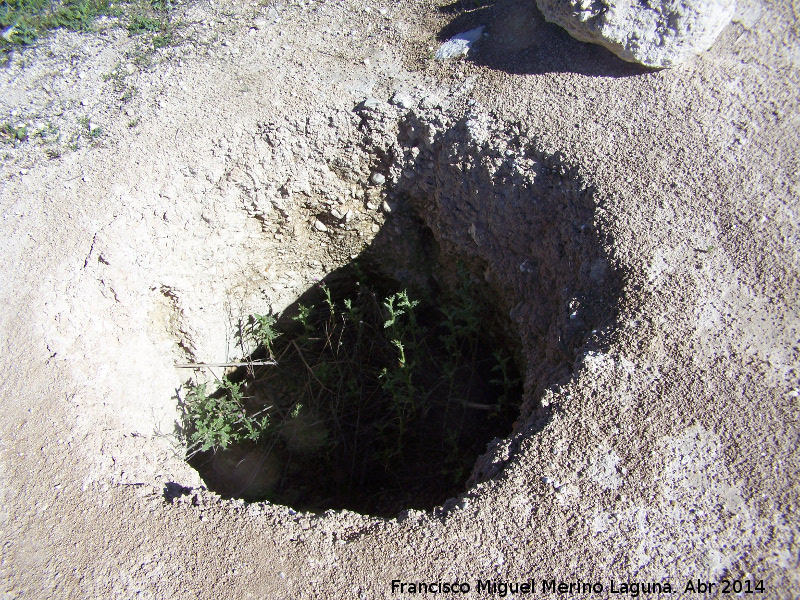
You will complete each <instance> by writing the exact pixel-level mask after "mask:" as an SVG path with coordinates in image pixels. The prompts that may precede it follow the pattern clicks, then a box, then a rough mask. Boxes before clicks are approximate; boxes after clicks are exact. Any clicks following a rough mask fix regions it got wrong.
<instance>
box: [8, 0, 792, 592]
mask: <svg viewBox="0 0 800 600" xmlns="http://www.w3.org/2000/svg"><path fill="white" fill-rule="evenodd" d="M795 10H796V9H794V8H793V6H792V4H791V3H789V2H786V1H782V2H775V3H762V2H756V1H753V0H748V1H741V2H739V3H738V8H737V13H736V16H735V17H734V22H733V23H732V24H731V25H729V26H728V27H727V28H726V29H725V30H724V31H723V32H722V34H721V36H720V38H719V39H718V40H717V42H716V43H715V44H714V46H713V47H712V48H711V50H709V51H708V52H706V53H704V54H702V55H701V56H699V57H698V58H696V59H695V60H693V61H691V62H689V63H687V64H685V65H683V66H679V67H676V68H673V69H669V70H661V71H658V70H648V69H645V68H643V67H639V66H635V65H631V64H629V63H625V62H623V61H621V60H620V59H618V58H616V57H615V56H613V55H612V54H611V53H610V52H608V51H607V50H605V49H603V48H601V47H599V46H594V45H590V44H584V43H581V42H578V41H575V40H573V39H572V38H570V37H569V35H568V34H567V33H566V32H564V31H562V30H561V29H559V28H558V27H557V26H555V25H552V24H548V23H546V22H545V21H544V18H543V17H542V16H541V14H539V13H538V11H537V9H536V8H535V5H534V3H533V2H530V1H523V0H498V1H496V2H479V3H477V4H468V3H461V2H454V3H449V4H448V3H444V2H427V1H423V0H413V1H412V0H408V1H401V2H386V3H380V2H376V3H371V2H368V3H365V2H363V1H362V0H359V1H358V2H350V1H346V2H332V1H328V2H317V1H309V2H305V1H301V2H280V3H279V2H275V3H273V2H266V3H263V4H251V3H240V2H227V1H225V2H223V1H215V2H197V3H187V4H178V5H177V6H176V7H175V11H176V13H175V17H174V19H175V22H176V23H179V25H178V27H177V29H176V35H175V37H174V39H173V40H172V43H171V44H168V45H166V47H163V48H158V49H154V48H153V46H152V44H151V45H149V46H148V44H147V43H145V42H142V40H141V39H140V38H138V37H136V36H132V35H129V34H128V33H127V32H126V30H125V29H124V28H120V27H116V26H115V24H114V22H113V19H103V20H101V21H100V22H98V24H97V26H96V31H95V32H94V33H87V34H77V33H68V32H63V31H61V32H57V33H56V34H55V35H53V36H52V37H51V38H49V39H47V40H45V41H43V42H41V43H39V44H38V46H36V47H35V48H32V49H28V50H25V51H21V52H14V53H13V54H12V55H11V57H10V59H9V60H8V61H7V63H6V64H5V65H4V67H3V68H2V70H0V86H2V93H0V115H2V118H3V119H5V120H6V123H8V124H10V125H12V126H13V127H17V126H18V125H23V124H28V131H29V133H30V135H29V138H28V140H27V141H24V142H21V143H18V144H14V143H11V142H10V141H8V143H5V145H3V146H2V148H1V149H0V150H1V151H2V162H0V169H1V170H2V173H1V175H0V177H1V179H0V181H2V192H0V205H1V206H2V220H1V221H0V222H1V223H2V236H0V240H1V241H0V244H1V245H2V252H3V256H4V259H5V260H4V266H3V277H2V278H0V282H1V283H0V285H1V293H2V303H3V310H2V313H0V315H1V316H0V325H1V326H2V332H3V336H2V344H3V345H2V353H1V354H0V356H2V358H1V359H0V360H2V369H0V373H1V374H2V375H0V377H1V378H2V408H3V410H2V412H1V413H0V414H1V415H2V416H0V432H1V433H0V441H1V443H2V447H1V452H0V499H1V500H2V501H0V538H1V540H2V543H1V544H0V548H2V551H1V553H0V570H1V572H2V585H3V586H4V587H3V588H2V591H3V593H4V596H3V597H4V598H66V597H70V598H71V597H75V598H129V597H150V598H317V597H318V598H401V597H403V598H404V597H418V596H421V595H422V594H409V593H407V592H408V589H406V590H405V593H399V592H393V591H392V580H400V581H401V582H419V581H423V582H436V581H449V582H452V581H454V580H456V579H457V580H458V581H459V582H460V583H468V584H469V586H470V591H469V593H467V594H464V595H463V596H464V597H472V598H483V597H492V595H493V594H492V593H491V592H490V591H486V590H483V589H482V590H480V591H479V590H478V580H480V581H483V582H485V581H487V580H492V581H495V582H498V583H511V582H522V581H526V580H528V579H532V580H534V585H535V587H536V590H537V593H540V592H541V591H542V587H541V586H542V581H555V582H556V584H558V583H559V582H566V583H568V584H569V583H577V582H587V583H591V584H593V585H594V584H599V585H600V586H601V587H602V590H601V591H598V592H596V593H593V594H592V597H595V596H596V597H610V596H612V591H611V582H612V580H613V581H614V585H615V586H616V589H617V590H618V589H619V588H620V586H621V584H622V583H625V582H659V583H661V584H664V583H666V582H669V583H670V584H671V586H672V589H673V591H675V592H676V593H677V594H678V595H679V597H691V596H692V594H691V593H690V592H686V586H687V582H690V581H691V582H694V583H693V585H694V588H695V591H696V592H697V591H699V590H700V587H699V586H698V580H700V581H701V582H714V583H716V584H717V587H715V588H714V589H713V590H712V594H711V596H712V597H716V595H721V588H720V587H719V584H720V582H721V581H723V580H725V579H728V580H740V581H743V582H751V585H755V584H757V583H758V582H763V584H762V585H763V594H762V595H763V596H764V597H769V598H793V597H798V596H799V595H800V576H799V574H800V569H799V567H800V547H799V546H798V539H797V531H798V510H800V505H799V504H798V491H799V489H800V488H798V472H800V465H799V464H798V450H797V445H798V423H797V414H798V404H799V403H800V400H798V397H799V396H800V376H799V374H798V351H799V350H800V330H799V328H798V321H799V320H800V317H799V316H798V310H797V307H798V305H800V297H799V296H800V294H798V291H799V290H800V287H799V286H798V268H799V267H800V257H799V256H798V248H800V239H798V238H799V237H800V236H798V212H797V211H798V194H799V192H800V164H798V154H799V153H798V141H797V131H798V127H800V114H798V96H800V82H798V76H799V73H800V71H799V69H800V50H799V49H800V45H799V44H798V36H799V35H800V34H799V33H798V29H797V25H796V24H797V22H798V19H797V17H798V15H797V14H796V13H795V12H794V11H795ZM481 25H484V26H485V27H486V29H485V33H486V35H485V36H484V37H483V38H482V39H481V40H480V41H479V42H478V43H477V44H476V46H475V48H474V49H473V52H472V53H471V54H470V55H469V56H468V57H467V58H466V59H464V60H450V61H445V62H440V61H436V60H435V59H434V58H433V54H434V52H435V50H436V48H437V47H438V46H439V44H441V42H443V41H444V40H446V39H448V38H449V37H451V36H452V35H454V34H456V33H459V32H463V31H470V30H473V29H475V28H477V27H479V26H481ZM365 101H366V102H365ZM34 133H38V135H33V134H34ZM376 174H378V175H379V176H378V177H376V176H375V175H376ZM409 223H416V224H417V225H415V226H422V227H426V228H428V229H429V230H430V232H431V233H432V235H433V240H434V242H435V245H436V247H437V248H438V249H439V252H440V254H441V259H442V264H443V265H444V267H445V268H447V266H448V265H450V264H452V263H453V262H455V261H456V260H458V261H463V262H464V263H465V264H466V265H467V266H468V268H469V269H470V271H471V273H472V275H473V277H474V278H475V280H476V281H478V282H479V284H480V286H481V289H482V290H483V291H482V293H484V294H485V297H486V298H488V299H491V300H492V302H493V303H494V305H495V306H496V309H497V312H496V319H495V322H496V325H497V327H498V328H500V329H502V330H503V331H506V332H507V334H508V336H509V338H510V339H512V340H514V342H513V343H514V347H515V350H516V353H517V358H518V362H519V363H520V366H521V368H522V370H523V371H524V373H525V397H524V401H523V406H522V410H521V414H520V417H519V419H518V420H517V422H516V424H515V427H514V430H513V431H511V432H509V436H508V437H507V438H506V439H504V440H500V439H496V440H494V441H493V442H492V443H491V444H490V445H489V448H488V450H487V454H485V455H484V456H483V457H481V459H479V461H478V464H477V465H476V467H475V470H474V472H473V474H472V477H471V478H470V483H469V486H468V488H467V489H465V491H464V494H463V495H461V496H459V497H457V498H454V499H453V500H451V501H448V502H446V503H445V504H444V505H443V506H441V507H438V508H436V509H435V510H432V511H429V512H425V511H420V510H408V511H404V512H402V513H401V514H399V515H398V516H397V518H394V519H388V520H386V519H378V518H374V517H370V516H366V515H359V514H356V513H354V512H349V511H340V512H328V513H324V514H320V515H315V514H310V513H303V512H296V511H295V510H293V509H291V508H289V507H283V506H278V505H272V504H269V503H258V504H246V503H244V502H242V501H237V500H221V499H220V498H219V497H218V496H216V495H215V494H213V493H212V492H209V491H208V490H206V489H205V488H204V487H203V482H202V481H201V480H200V479H199V477H198V475H197V473H196V472H194V471H193V470H192V469H191V468H190V467H189V466H188V465H187V464H186V463H185V462H184V460H183V457H184V450H183V448H182V446H181V442H180V437H179V436H178V435H176V432H175V423H176V419H177V418H178V411H177V404H178V400H179V399H180V398H181V397H183V396H182V395H183V394H184V393H185V392H184V391H183V388H182V387H181V386H182V384H183V383H184V382H185V381H186V380H187V379H188V378H189V377H190V376H191V371H186V370H180V369H176V368H175V367H174V365H175V364H176V363H181V362H187V361H204V362H222V361H229V360H236V359H239V358H241V357H242V356H244V355H245V354H246V351H247V350H248V349H245V348H243V347H240V345H237V338H236V335H235V334H236V331H235V324H236V323H237V322H238V320H239V319H241V318H243V317H244V316H246V315H249V314H254V313H259V314H264V313H265V312H268V311H273V312H276V313H277V312H280V311H281V310H283V309H284V308H285V307H287V306H289V305H290V304H291V303H293V302H294V301H295V300H296V299H297V297H298V296H299V295H300V294H302V293H303V292H304V291H305V290H306V289H308V287H309V286H311V285H313V283H314V281H315V280H318V279H320V278H322V277H324V276H325V275H326V274H327V273H329V272H331V271H333V270H334V269H336V268H338V267H341V266H343V265H345V264H347V263H348V262H349V261H350V260H352V258H353V257H356V256H359V255H361V254H362V253H364V252H369V251H374V252H377V253H381V252H382V253H383V254H384V255H387V256H389V257H391V260H389V259H387V260H388V263H389V264H390V265H391V268H392V269H393V274H394V275H395V276H396V277H397V278H398V279H400V280H408V281H409V282H411V283H413V281H414V277H415V272H414V268H415V267H417V266H418V264H417V263H415V262H414V261H415V257H416V258H419V252H420V250H419V247H417V246H415V242H414V239H415V238H414V235H415V234H414V230H413V228H412V227H411V225H409ZM420 224H421V225H420ZM418 262H419V261H418ZM574 589H575V588H573V597H582V596H588V595H589V594H588V593H583V594H580V593H578V592H575V591H574ZM595 589H596V587H595ZM494 595H499V592H495V593H494ZM519 595H521V593H520V592H517V593H516V594H515V597H516V596H519ZM540 595H546V594H540ZM627 595H628V596H630V595H631V594H630V593H628V594H627ZM696 595H698V596H699V595H700V594H699V593H698V594H696ZM621 596H624V594H617V595H615V596H614V597H621Z"/></svg>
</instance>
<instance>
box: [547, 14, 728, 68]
mask: <svg viewBox="0 0 800 600" xmlns="http://www.w3.org/2000/svg"><path fill="white" fill-rule="evenodd" d="M536 4H537V5H538V6H539V10H541V11H542V13H543V14H544V17H545V19H547V20H548V21H550V22H551V23H556V24H557V25H560V26H561V27H563V28H564V29H566V30H567V31H568V32H569V33H570V35H572V37H574V38H576V39H579V40H581V41H582V42H593V43H595V44H600V45H602V46H605V47H606V48H608V49H609V50H611V51H612V52H613V53H614V54H616V55H617V56H619V57H620V58H622V59H623V60H627V61H630V62H638V63H641V64H643V65H647V66H648V67H672V66H675V65H678V64H680V63H682V62H685V61H686V60H688V59H689V58H691V57H692V56H694V55H696V54H699V53H700V52H704V51H705V50H708V49H709V48H710V47H711V45H712V44H713V43H714V40H715V39H716V38H717V36H718V35H719V34H720V32H721V31H722V30H723V28H724V27H725V25H727V24H728V23H729V22H730V20H731V18H732V17H733V14H734V11H735V9H736V0H536Z"/></svg>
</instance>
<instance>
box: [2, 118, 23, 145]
mask: <svg viewBox="0 0 800 600" xmlns="http://www.w3.org/2000/svg"><path fill="white" fill-rule="evenodd" d="M0 140H2V141H3V142H4V143H6V144H13V145H14V146H18V145H19V144H20V143H22V142H25V141H27V140H28V127H27V126H26V125H20V126H19V127H14V126H13V125H12V124H11V123H6V124H5V125H2V126H0Z"/></svg>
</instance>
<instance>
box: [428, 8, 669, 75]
mask: <svg viewBox="0 0 800 600" xmlns="http://www.w3.org/2000/svg"><path fill="white" fill-rule="evenodd" d="M439 10H440V11H441V12H442V13H444V14H447V15H454V17H453V19H452V21H450V22H449V23H448V24H447V25H446V26H445V27H444V28H442V30H441V31H440V32H439V35H438V38H439V41H441V42H444V41H446V40H448V39H450V38H451V37H453V36H454V35H456V34H458V33H462V32H464V31H469V30H471V29H474V28H476V27H479V26H480V25H485V26H486V28H487V29H486V32H487V33H488V34H489V37H488V38H484V39H483V40H482V41H481V42H480V43H479V44H477V45H476V47H475V48H474V49H473V50H472V51H471V52H470V55H469V57H468V59H467V60H469V61H470V62H473V63H475V64H476V65H480V66H484V67H488V68H490V69H494V70H498V71H504V72H506V73H512V74H517V75H528V74H530V75H532V74H545V73H578V74H581V75H589V76H598V77H632V76H636V75H643V74H646V73H651V72H653V71H656V70H657V69H651V68H649V67H645V66H642V65H639V64H637V63H630V62H627V61H624V60H622V59H621V58H618V57H617V56H616V55H614V54H613V53H612V52H611V51H609V50H608V49H606V48H604V47H602V46H600V45H598V44H590V43H585V42H580V41H578V40H576V39H575V38H573V37H572V36H570V35H569V33H567V31H566V30H564V29H563V28H561V27H559V26H558V25H555V24H554V23H548V22H547V21H545V19H544V16H543V15H542V13H541V12H540V11H539V9H538V8H537V7H536V3H535V2H534V1H533V0H497V1H493V0H477V2H470V1H469V0H457V1H455V2H452V3H451V4H448V5H446V6H443V7H441V8H440V9H439Z"/></svg>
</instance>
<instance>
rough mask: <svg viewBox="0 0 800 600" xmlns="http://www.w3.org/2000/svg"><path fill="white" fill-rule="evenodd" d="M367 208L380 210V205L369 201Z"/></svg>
mask: <svg viewBox="0 0 800 600" xmlns="http://www.w3.org/2000/svg"><path fill="white" fill-rule="evenodd" d="M367 208H368V209H369V210H378V205H377V204H375V203H374V202H367Z"/></svg>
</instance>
